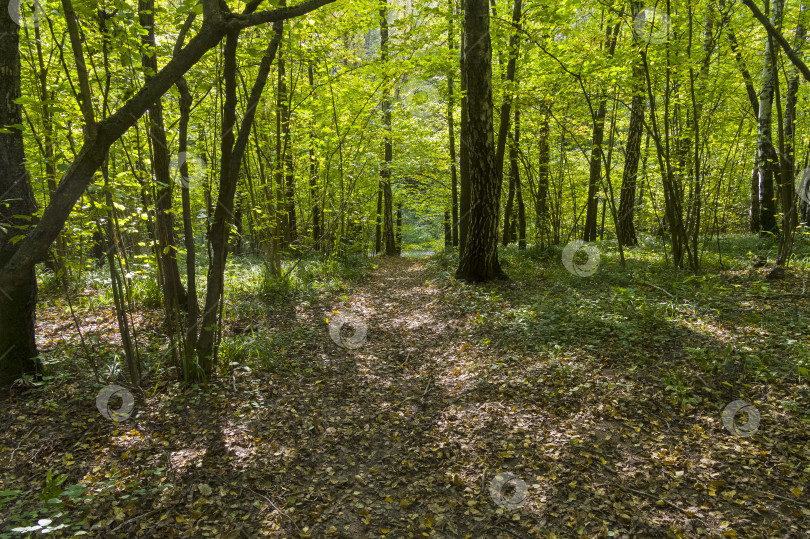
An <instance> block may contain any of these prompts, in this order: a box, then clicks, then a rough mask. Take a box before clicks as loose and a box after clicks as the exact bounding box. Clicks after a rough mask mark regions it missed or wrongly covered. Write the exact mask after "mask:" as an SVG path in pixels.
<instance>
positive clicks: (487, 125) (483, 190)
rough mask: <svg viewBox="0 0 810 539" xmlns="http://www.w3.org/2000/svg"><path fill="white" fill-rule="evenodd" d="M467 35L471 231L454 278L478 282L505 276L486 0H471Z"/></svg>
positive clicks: (466, 16)
mask: <svg viewBox="0 0 810 539" xmlns="http://www.w3.org/2000/svg"><path fill="white" fill-rule="evenodd" d="M464 34H465V39H466V43H465V49H466V50H465V60H464V61H465V69H464V72H465V77H464V78H465V80H466V85H467V107H466V117H467V126H466V131H462V144H466V145H467V146H468V147H469V148H470V154H471V157H472V158H471V159H470V163H469V188H470V189H469V192H470V210H469V231H468V234H467V238H466V243H465V245H464V250H463V253H462V255H461V259H460V260H459V267H458V270H457V271H456V277H458V278H459V279H465V280H468V281H473V282H480V281H488V280H491V279H497V278H506V274H505V273H504V272H503V271H502V270H501V266H500V263H499V262H498V227H499V224H500V223H499V221H500V219H499V218H498V217H499V215H498V214H499V210H500V207H499V206H500V197H501V181H500V177H499V175H498V173H497V172H498V170H497V167H496V163H495V143H494V140H493V139H494V133H493V119H492V113H493V111H492V46H491V43H490V36H489V9H488V6H487V2H486V0H468V1H467V6H466V11H465V13H464ZM473 74H474V75H473ZM462 188H463V184H462ZM462 192H463V191H462ZM462 198H463V197H462Z"/></svg>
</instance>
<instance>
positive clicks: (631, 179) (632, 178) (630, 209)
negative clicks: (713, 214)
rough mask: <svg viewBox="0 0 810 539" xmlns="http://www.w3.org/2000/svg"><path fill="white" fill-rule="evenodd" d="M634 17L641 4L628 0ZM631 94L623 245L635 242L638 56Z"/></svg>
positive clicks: (640, 91) (640, 120) (640, 93)
mask: <svg viewBox="0 0 810 539" xmlns="http://www.w3.org/2000/svg"><path fill="white" fill-rule="evenodd" d="M630 4H631V12H632V14H633V18H634V19H635V17H637V16H638V14H639V12H640V11H641V7H642V4H641V3H640V2H630ZM639 42H640V40H639V36H638V35H637V34H636V33H635V32H634V33H633V43H634V44H635V45H636V46H639ZM632 80H633V83H632V84H633V85H632V91H633V97H632V101H631V104H630V124H629V126H628V127H627V143H626V145H625V150H624V170H623V172H622V187H621V194H620V199H619V223H618V225H617V227H616V231H617V233H618V236H619V241H620V242H621V243H622V245H631V246H632V245H637V244H638V238H637V237H636V228H635V225H634V223H633V217H634V215H635V205H636V180H637V177H638V163H639V160H640V159H641V136H642V134H643V133H644V101H645V99H644V69H643V68H642V66H641V62H640V60H636V61H635V62H634V63H633V74H632Z"/></svg>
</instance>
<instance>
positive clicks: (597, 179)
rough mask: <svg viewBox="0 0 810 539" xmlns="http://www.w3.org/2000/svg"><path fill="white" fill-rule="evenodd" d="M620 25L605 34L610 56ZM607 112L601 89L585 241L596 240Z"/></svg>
mask: <svg viewBox="0 0 810 539" xmlns="http://www.w3.org/2000/svg"><path fill="white" fill-rule="evenodd" d="M619 29H620V25H619V24H616V26H615V27H611V26H608V28H607V32H606V35H605V45H604V46H605V48H606V49H607V53H608V58H612V57H613V54H614V52H615V50H616V42H617V41H618V37H619ZM606 112H607V95H606V94H605V91H604V90H600V95H599V105H598V106H597V108H596V111H592V113H593V118H592V119H593V136H592V139H591V160H590V168H589V177H588V201H587V211H586V213H585V229H584V230H583V233H582V239H583V240H584V241H594V240H596V221H597V217H598V214H599V200H598V199H597V197H596V195H597V191H598V190H599V185H600V184H601V182H602V142H603V140H604V138H605V114H606Z"/></svg>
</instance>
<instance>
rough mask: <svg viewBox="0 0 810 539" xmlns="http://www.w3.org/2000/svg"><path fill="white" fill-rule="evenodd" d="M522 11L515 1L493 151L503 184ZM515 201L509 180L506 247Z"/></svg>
mask: <svg viewBox="0 0 810 539" xmlns="http://www.w3.org/2000/svg"><path fill="white" fill-rule="evenodd" d="M492 11H493V13H494V12H495V5H494V3H493V5H492ZM521 11H522V2H521V0H515V3H514V4H513V5H512V26H513V27H514V31H513V32H512V35H510V36H509V60H507V62H506V78H505V83H506V87H507V92H506V94H505V95H504V99H503V103H502V104H501V121H500V125H499V126H498V143H497V146H496V149H495V176H496V178H497V179H498V180H499V181H501V182H503V160H504V157H505V156H506V140H507V139H508V138H509V122H510V120H511V119H512V92H510V91H509V90H508V89H509V87H510V86H511V85H513V84H515V71H516V67H517V58H518V47H519V46H520V40H519V33H520V16H521ZM514 201H515V183H514V178H512V177H510V178H509V196H508V199H507V202H506V208H505V209H504V212H503V213H504V230H503V244H504V245H507V244H508V243H510V242H511V241H512V239H511V235H512V234H511V232H512V208H513V204H514Z"/></svg>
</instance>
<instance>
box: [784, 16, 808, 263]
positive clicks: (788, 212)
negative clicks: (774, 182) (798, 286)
mask: <svg viewBox="0 0 810 539" xmlns="http://www.w3.org/2000/svg"><path fill="white" fill-rule="evenodd" d="M806 14H807V5H806V3H805V1H802V2H801V4H800V6H799V20H798V22H797V23H796V33H795V34H794V38H793V51H794V53H795V54H796V55H797V56H800V55H801V48H802V46H803V44H804V41H805V37H806V34H807V31H806V29H805V26H804V21H805V17H806V16H807V15H806ZM800 80H801V79H800V77H799V71H798V69H797V68H796V67H795V66H792V67H791V69H790V78H789V79H788V87H787V94H786V96H785V125H784V142H785V145H784V147H783V151H782V174H781V175H780V177H781V178H782V181H781V182H780V185H779V192H780V196H781V199H782V236H781V238H780V240H779V253H778V255H777V257H776V263H777V264H778V265H780V266H784V265H786V264H787V262H788V259H789V258H790V253H791V252H792V250H793V234H794V233H795V231H796V225H797V224H798V215H797V208H796V186H795V184H794V179H793V178H795V177H796V170H795V169H796V164H795V163H796V156H795V147H796V141H795V136H796V105H797V102H798V95H799V82H800ZM799 181H801V177H800V178H799Z"/></svg>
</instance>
